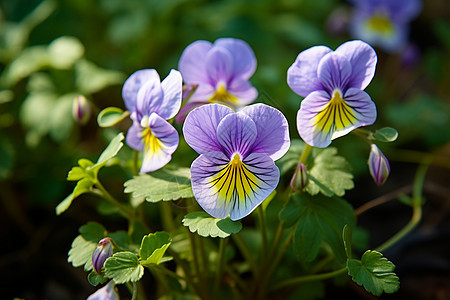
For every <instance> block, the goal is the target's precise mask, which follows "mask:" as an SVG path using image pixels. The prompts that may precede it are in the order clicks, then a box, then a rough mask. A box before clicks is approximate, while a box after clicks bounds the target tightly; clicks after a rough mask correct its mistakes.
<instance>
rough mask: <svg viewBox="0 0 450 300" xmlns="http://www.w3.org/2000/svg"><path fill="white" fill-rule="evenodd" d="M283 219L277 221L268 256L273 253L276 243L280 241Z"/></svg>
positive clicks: (271, 255)
mask: <svg viewBox="0 0 450 300" xmlns="http://www.w3.org/2000/svg"><path fill="white" fill-rule="evenodd" d="M283 223H284V222H283V221H282V220H280V222H279V223H278V227H277V231H276V232H275V237H274V238H273V242H272V248H271V249H270V252H269V257H273V256H274V255H275V252H276V250H277V249H278V244H279V243H280V240H281V237H282V236H283V231H284V228H283Z"/></svg>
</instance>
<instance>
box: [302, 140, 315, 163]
mask: <svg viewBox="0 0 450 300" xmlns="http://www.w3.org/2000/svg"><path fill="white" fill-rule="evenodd" d="M312 148H313V147H312V146H310V145H308V144H305V149H304V150H303V152H302V155H301V156H300V159H299V163H302V164H306V161H307V160H308V156H309V153H310V152H311V150H312Z"/></svg>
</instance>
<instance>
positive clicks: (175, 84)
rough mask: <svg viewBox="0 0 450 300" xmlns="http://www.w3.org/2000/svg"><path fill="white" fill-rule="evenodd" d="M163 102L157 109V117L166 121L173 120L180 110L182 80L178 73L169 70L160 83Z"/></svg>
mask: <svg viewBox="0 0 450 300" xmlns="http://www.w3.org/2000/svg"><path fill="white" fill-rule="evenodd" d="M161 87H162V90H163V92H164V101H163V103H162V105H161V107H160V108H159V109H158V112H157V113H158V115H159V116H160V117H162V118H164V119H166V120H169V119H171V118H173V117H174V116H175V115H176V114H177V112H178V111H179V110H180V106H181V94H182V87H183V79H182V78H181V74H180V72H178V71H176V70H171V71H170V73H169V75H167V77H166V78H165V79H164V80H163V82H161Z"/></svg>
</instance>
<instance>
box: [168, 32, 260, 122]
mask: <svg viewBox="0 0 450 300" xmlns="http://www.w3.org/2000/svg"><path fill="white" fill-rule="evenodd" d="M178 66H179V70H180V72H181V74H182V75H183V80H184V83H185V84H186V85H196V86H197V89H196V91H195V92H194V94H193V95H192V96H191V97H190V99H189V101H188V103H187V104H186V105H185V106H184V107H183V108H182V109H181V112H180V114H179V115H180V116H183V115H186V114H187V112H188V111H189V110H191V109H193V108H194V107H196V106H199V105H202V104H205V103H212V102H214V103H221V104H225V105H228V106H231V107H233V108H238V107H242V106H244V105H247V104H249V103H251V102H253V101H254V100H255V99H256V97H257V95H258V92H257V91H256V89H255V88H254V87H253V86H252V85H251V84H250V82H249V79H250V77H251V76H252V75H253V73H254V72H255V69H256V58H255V54H254V53H253V50H252V49H251V48H250V46H249V45H248V44H247V43H246V42H244V41H242V40H238V39H233V38H221V39H218V40H216V41H215V42H214V44H212V43H210V42H208V41H196V42H194V43H192V44H190V45H189V46H188V47H186V49H185V50H184V51H183V53H182V54H181V58H180V61H179V64H178ZM177 118H178V117H177Z"/></svg>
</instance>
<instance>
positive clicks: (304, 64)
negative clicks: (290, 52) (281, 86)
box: [287, 46, 332, 97]
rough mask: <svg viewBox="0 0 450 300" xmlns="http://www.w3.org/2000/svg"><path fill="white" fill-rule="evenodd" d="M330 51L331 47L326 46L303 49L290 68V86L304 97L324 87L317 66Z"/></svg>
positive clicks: (288, 80) (288, 77) (288, 78)
mask: <svg viewBox="0 0 450 300" xmlns="http://www.w3.org/2000/svg"><path fill="white" fill-rule="evenodd" d="M330 52H332V51H331V49H330V48H328V47H325V46H315V47H312V48H309V49H307V50H305V51H302V52H301V53H300V54H299V55H298V56H297V59H296V60H295V62H294V63H293V64H292V66H291V67H290V68H289V69H288V73H287V82H288V85H289V87H290V88H291V89H292V90H293V91H294V92H296V93H297V94H299V95H300V96H302V97H306V96H308V94H310V93H311V92H313V91H316V90H320V89H322V84H321V83H320V81H319V79H318V78H317V68H318V66H319V63H320V60H321V59H322V58H323V57H324V56H325V55H326V54H328V53H330Z"/></svg>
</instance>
